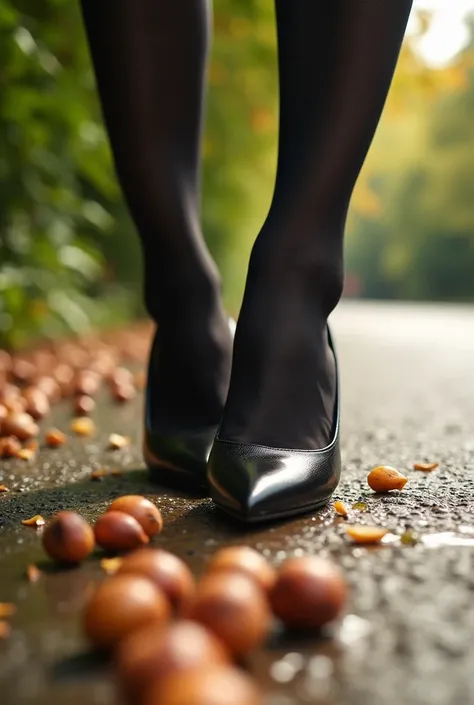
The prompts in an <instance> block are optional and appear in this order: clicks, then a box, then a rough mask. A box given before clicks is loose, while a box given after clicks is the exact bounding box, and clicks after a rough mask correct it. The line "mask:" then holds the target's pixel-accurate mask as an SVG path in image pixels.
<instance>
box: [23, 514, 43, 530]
mask: <svg viewBox="0 0 474 705" xmlns="http://www.w3.org/2000/svg"><path fill="white" fill-rule="evenodd" d="M21 523H22V524H23V526H34V527H35V528H36V529H37V528H39V527H40V526H44V525H45V524H46V522H45V520H44V519H43V517H42V516H41V514H35V516H34V517H31V518H30V519H24V520H23V521H22V522H21Z"/></svg>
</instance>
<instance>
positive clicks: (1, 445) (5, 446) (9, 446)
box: [0, 436, 21, 458]
mask: <svg viewBox="0 0 474 705" xmlns="http://www.w3.org/2000/svg"><path fill="white" fill-rule="evenodd" d="M19 450H21V443H20V441H19V440H18V439H17V438H15V436H7V438H0V458H16V456H17V453H18V451H19Z"/></svg>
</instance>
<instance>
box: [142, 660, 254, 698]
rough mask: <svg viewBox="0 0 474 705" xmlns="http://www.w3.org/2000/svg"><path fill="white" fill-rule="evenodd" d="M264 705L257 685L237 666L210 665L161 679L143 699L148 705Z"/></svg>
mask: <svg viewBox="0 0 474 705" xmlns="http://www.w3.org/2000/svg"><path fill="white" fill-rule="evenodd" d="M191 703H192V705H210V704H211V703H212V705H263V696H262V693H261V692H260V688H259V686H258V684H257V682H256V681H255V680H254V679H253V678H251V676H249V675H248V674H247V673H245V671H241V670H240V669H238V668H235V667H234V666H220V665H214V664H213V663H210V664H209V665H206V666H204V667H198V668H193V669H190V670H189V671H187V672H186V674H185V676H184V677H183V674H182V673H179V672H178V673H171V674H170V675H169V676H166V677H165V678H158V679H157V680H156V681H155V682H154V683H153V685H152V686H151V687H150V690H149V692H148V693H147V694H146V696H145V698H144V704H145V705H191Z"/></svg>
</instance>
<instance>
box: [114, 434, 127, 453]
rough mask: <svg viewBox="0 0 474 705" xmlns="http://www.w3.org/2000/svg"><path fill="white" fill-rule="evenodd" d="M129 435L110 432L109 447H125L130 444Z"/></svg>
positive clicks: (116, 448)
mask: <svg viewBox="0 0 474 705" xmlns="http://www.w3.org/2000/svg"><path fill="white" fill-rule="evenodd" d="M130 440H131V439H130V437H129V436H121V435H120V434H118V433H111V434H110V436H109V448H110V449H111V450H120V449H121V448H125V446H128V445H130Z"/></svg>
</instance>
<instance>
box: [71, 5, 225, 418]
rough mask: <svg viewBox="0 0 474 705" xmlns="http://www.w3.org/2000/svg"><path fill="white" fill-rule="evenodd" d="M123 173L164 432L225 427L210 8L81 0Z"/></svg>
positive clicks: (116, 163)
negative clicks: (207, 236) (209, 233)
mask: <svg viewBox="0 0 474 705" xmlns="http://www.w3.org/2000/svg"><path fill="white" fill-rule="evenodd" d="M81 4H82V11H83V16H84V21H85V25H86V30H87V36H88V40H89V44H90V48H91V52H92V58H93V63H94V68H95V73H96V78H97V84H98V89H99V93H100V98H101V103H102V109H103V114H104V118H105V122H106V125H107V130H108V133H109V137H110V142H111V146H112V151H113V155H114V159H115V165H116V169H117V174H118V177H119V180H120V183H121V186H122V189H123V192H124V195H125V198H126V200H127V203H128V206H129V209H130V212H131V214H132V216H133V219H134V221H135V224H136V227H137V230H138V233H139V235H140V238H141V242H142V247H143V255H144V265H145V299H146V305H147V308H148V311H149V313H150V315H151V316H152V318H153V319H154V320H155V321H156V322H157V323H158V324H159V326H160V359H159V361H157V362H156V364H155V365H154V366H152V371H153V376H154V379H152V380H150V381H149V383H150V384H153V388H154V394H155V395H156V398H157V399H159V405H158V407H159V411H158V414H161V415H162V418H160V419H159V422H160V425H161V426H162V427H163V428H166V427H171V428H173V427H175V426H176V427H178V428H182V427H187V428H190V429H192V428H199V427H203V426H211V425H217V424H218V422H219V419H220V415H221V412H222V408H223V405H224V401H225V396H226V393H227V386H228V377H229V368H230V358H231V346H232V341H231V336H230V333H229V328H228V323H227V319H226V316H225V314H224V311H223V309H222V304H221V296H220V282H219V277H218V274H217V270H216V267H215V265H214V262H213V261H212V259H211V257H210V255H209V252H208V250H207V248H206V246H205V244H204V240H203V238H202V234H201V226H200V178H199V171H200V165H199V162H200V141H201V127H202V113H203V96H204V78H205V71H206V64H207V53H208V44H209V34H210V32H209V24H210V23H209V18H210V7H209V2H208V0H181V1H180V0H174V1H173V2H157V1H156V0H113V2H110V1H109V0H81Z"/></svg>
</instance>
